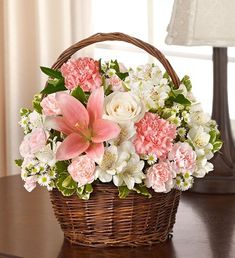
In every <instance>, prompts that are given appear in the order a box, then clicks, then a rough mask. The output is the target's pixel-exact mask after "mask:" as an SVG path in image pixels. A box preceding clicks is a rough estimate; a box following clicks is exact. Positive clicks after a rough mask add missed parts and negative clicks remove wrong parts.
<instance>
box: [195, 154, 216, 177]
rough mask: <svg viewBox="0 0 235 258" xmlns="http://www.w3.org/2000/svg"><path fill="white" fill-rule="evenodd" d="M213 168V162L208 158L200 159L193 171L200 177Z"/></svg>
mask: <svg viewBox="0 0 235 258" xmlns="http://www.w3.org/2000/svg"><path fill="white" fill-rule="evenodd" d="M213 169H214V166H213V164H212V163H210V162H208V161H207V159H206V158H203V159H199V160H197V162H196V169H195V171H194V173H193V176H195V177H198V178H202V177H204V176H205V175H206V174H207V173H208V172H210V171H212V170H213Z"/></svg>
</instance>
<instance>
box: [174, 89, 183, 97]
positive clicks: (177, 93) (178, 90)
mask: <svg viewBox="0 0 235 258" xmlns="http://www.w3.org/2000/svg"><path fill="white" fill-rule="evenodd" d="M172 93H173V94H174V96H175V97H176V96H178V95H179V94H182V93H183V90H180V89H176V90H172Z"/></svg>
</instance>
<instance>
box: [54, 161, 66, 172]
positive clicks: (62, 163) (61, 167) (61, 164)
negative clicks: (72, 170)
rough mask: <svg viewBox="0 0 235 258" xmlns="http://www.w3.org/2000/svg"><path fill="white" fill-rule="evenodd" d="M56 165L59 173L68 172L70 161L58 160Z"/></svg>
mask: <svg viewBox="0 0 235 258" xmlns="http://www.w3.org/2000/svg"><path fill="white" fill-rule="evenodd" d="M55 166H56V171H57V173H58V174H62V173H67V171H68V166H69V163H68V162H67V161H57V162H56V164H55Z"/></svg>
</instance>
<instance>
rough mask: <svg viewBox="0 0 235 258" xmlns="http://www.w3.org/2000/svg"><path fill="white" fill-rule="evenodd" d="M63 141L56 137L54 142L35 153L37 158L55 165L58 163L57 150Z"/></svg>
mask: <svg viewBox="0 0 235 258" xmlns="http://www.w3.org/2000/svg"><path fill="white" fill-rule="evenodd" d="M60 144H61V142H56V138H54V139H53V140H52V143H49V144H47V145H46V146H45V147H44V148H42V149H41V150H40V151H39V152H37V153H35V156H36V157H37V159H38V160H39V161H41V162H43V163H46V164H48V165H49V166H50V167H53V166H54V165H55V163H56V151H57V149H58V147H59V145H60Z"/></svg>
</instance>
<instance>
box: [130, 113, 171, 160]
mask: <svg viewBox="0 0 235 258" xmlns="http://www.w3.org/2000/svg"><path fill="white" fill-rule="evenodd" d="M135 126H136V137H135V139H134V145H135V148H136V152H137V153H138V154H144V155H147V154H155V155H157V157H158V158H159V159H165V158H166V157H167V154H168V152H169V151H170V150H171V148H172V145H173V143H172V142H173V140H174V138H175V136H176V126H175V125H173V124H170V123H169V122H168V121H167V120H164V119H161V118H160V117H159V116H158V115H156V114H153V113H150V112H147V113H145V116H144V117H143V118H142V119H141V120H140V121H139V122H138V123H136V124H135Z"/></svg>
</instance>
